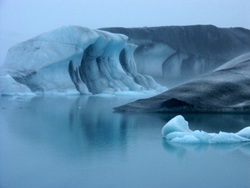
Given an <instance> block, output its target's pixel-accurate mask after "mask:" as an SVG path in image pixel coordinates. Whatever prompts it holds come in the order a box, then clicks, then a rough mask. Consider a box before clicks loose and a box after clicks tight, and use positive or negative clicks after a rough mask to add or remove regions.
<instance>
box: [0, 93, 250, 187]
mask: <svg viewBox="0 0 250 188" xmlns="http://www.w3.org/2000/svg"><path fill="white" fill-rule="evenodd" d="M137 98H141V96H140V97H133V96H130V97H128V96H78V95H77V96H53V95H51V96H37V97H27V96H26V97H24V96H14V97H13V96H4V97H0V125H1V126H0V187H2V188H12V187H13V188H16V187H18V188H27V187H36V188H44V187H60V188H61V187H62V188H64V187H65V188H66V187H73V188H74V187H203V188H204V187H213V188H216V187H227V188H230V187H235V188H236V187H237V188H238V187H250V143H237V144H213V145H209V144H171V143H169V142H167V141H166V140H165V139H164V138H163V136H162V134H161V129H162V127H163V126H164V125H165V124H166V123H167V122H168V121H169V120H170V119H171V118H173V117H174V116H176V115H177V114H171V113H170V114H166V113H165V114H164V113H162V114H161V113H138V114H137V113H116V112H114V111H113V107H116V106H119V105H122V104H125V103H128V102H131V101H134V100H136V99H137ZM182 115H183V117H185V119H186V120H187V121H188V122H189V127H190V129H191V130H204V131H207V132H215V133H216V132H219V131H225V132H237V131H239V130H241V129H242V128H244V127H246V126H249V122H250V116H249V114H192V113H187V114H182Z"/></svg>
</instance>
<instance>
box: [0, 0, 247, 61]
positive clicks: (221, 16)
mask: <svg viewBox="0 0 250 188" xmlns="http://www.w3.org/2000/svg"><path fill="white" fill-rule="evenodd" d="M249 7H250V0H0V64H1V63H2V62H3V59H4V57H5V55H6V53H7V50H8V48H9V47H10V46H12V45H14V44H15V43H17V42H20V41H23V40H26V39H28V38H31V37H33V36H36V35H38V34H40V33H43V32H45V31H49V30H52V29H55V28H58V27H60V26H64V25H80V26H84V27H89V28H100V27H118V26H119V27H144V26H148V27H150V26H166V25H195V24H213V25H215V26H218V27H245V28H248V29H250V11H249Z"/></svg>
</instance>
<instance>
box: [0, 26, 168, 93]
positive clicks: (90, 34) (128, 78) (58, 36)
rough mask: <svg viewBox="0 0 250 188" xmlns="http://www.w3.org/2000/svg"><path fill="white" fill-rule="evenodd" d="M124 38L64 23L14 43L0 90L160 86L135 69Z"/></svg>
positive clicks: (111, 90) (66, 90)
mask: <svg viewBox="0 0 250 188" xmlns="http://www.w3.org/2000/svg"><path fill="white" fill-rule="evenodd" d="M127 40H128V37H127V36H125V35H122V34H112V33H109V32H106V31H101V30H91V29H88V28H83V27H79V26H67V27H61V28H58V29H56V30H53V31H50V32H47V33H44V34H41V35H39V36H37V37H34V38H32V39H30V40H27V41H24V42H22V43H19V44H17V45H15V46H13V47H12V48H10V49H9V51H8V53H7V56H6V60H5V63H4V65H3V67H1V77H0V80H1V79H2V80H4V81H0V93H1V94H13V93H15V92H19V93H20V92H21V93H22V92H28V91H30V92H32V93H48V92H59V93H72V92H73V93H82V94H89V93H92V94H98V93H114V92H120V91H144V90H155V91H162V90H164V89H165V88H163V87H161V86H160V85H159V84H157V83H156V82H155V81H154V79H153V78H152V77H151V76H144V75H141V74H139V73H137V68H136V64H135V61H134V57H133V53H134V51H135V49H136V47H137V46H136V45H134V44H129V43H127ZM13 83H14V84H13ZM10 85H11V86H12V87H11V86H10ZM7 86H8V87H7ZM20 88H21V90H20ZM15 89H16V90H17V91H15Z"/></svg>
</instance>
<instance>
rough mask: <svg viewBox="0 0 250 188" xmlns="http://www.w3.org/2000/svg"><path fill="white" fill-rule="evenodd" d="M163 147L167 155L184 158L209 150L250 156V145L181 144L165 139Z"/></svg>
mask: <svg viewBox="0 0 250 188" xmlns="http://www.w3.org/2000/svg"><path fill="white" fill-rule="evenodd" d="M162 146H163V148H164V149H165V151H167V153H170V154H174V155H177V157H180V158H182V157H183V156H184V155H185V154H186V153H187V152H189V151H191V152H197V153H200V152H205V151H208V150H209V149H212V150H215V151H218V152H221V151H223V152H224V153H229V152H230V153H233V152H241V153H243V154H245V155H247V156H250V143H233V144H213V145H208V144H180V143H170V142H168V141H166V139H165V138H163V139H162Z"/></svg>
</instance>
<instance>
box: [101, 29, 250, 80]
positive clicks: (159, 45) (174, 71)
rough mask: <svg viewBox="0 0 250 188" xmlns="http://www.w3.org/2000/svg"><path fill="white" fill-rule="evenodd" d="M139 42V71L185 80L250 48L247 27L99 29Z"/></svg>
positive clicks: (213, 67) (209, 69)
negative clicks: (120, 34)
mask: <svg viewBox="0 0 250 188" xmlns="http://www.w3.org/2000/svg"><path fill="white" fill-rule="evenodd" d="M102 29H103V30H105V31H109V32H112V33H122V34H124V35H126V36H128V37H129V39H128V41H129V42H131V43H133V44H136V45H138V48H137V49H136V50H135V53H134V57H135V62H136V63H137V67H138V72H139V73H141V74H149V75H151V76H153V77H154V78H157V77H164V78H167V79H168V80H171V79H173V80H174V81H176V79H178V80H180V81H182V82H183V81H186V80H187V79H190V78H194V77H196V76H198V75H201V74H204V73H206V72H209V71H212V70H214V69H216V68H217V67H219V66H220V65H222V64H224V63H226V62H227V61H229V60H231V59H233V58H235V57H237V56H239V55H242V54H244V53H246V52H248V51H249V50H250V30H248V29H244V28H218V27H215V26H213V25H193V26H161V27H143V28H122V27H113V28H102Z"/></svg>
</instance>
